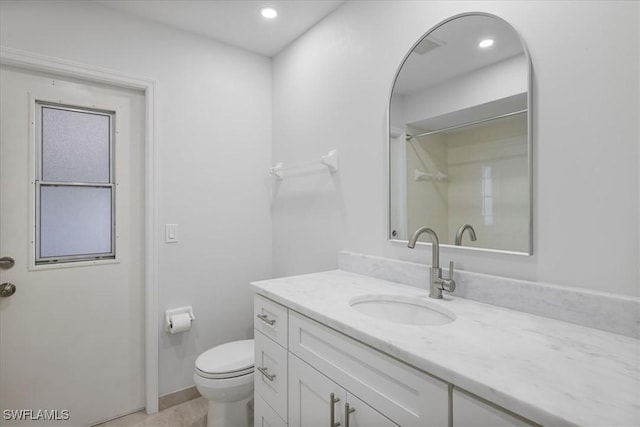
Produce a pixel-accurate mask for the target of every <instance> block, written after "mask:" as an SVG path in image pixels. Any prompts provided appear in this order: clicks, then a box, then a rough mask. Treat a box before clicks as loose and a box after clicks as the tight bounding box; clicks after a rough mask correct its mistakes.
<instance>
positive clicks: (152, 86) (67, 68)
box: [0, 46, 159, 414]
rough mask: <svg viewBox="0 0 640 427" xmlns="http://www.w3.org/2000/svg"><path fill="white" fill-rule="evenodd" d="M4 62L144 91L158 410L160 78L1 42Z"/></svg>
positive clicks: (149, 323) (147, 288) (147, 342)
mask: <svg viewBox="0 0 640 427" xmlns="http://www.w3.org/2000/svg"><path fill="white" fill-rule="evenodd" d="M0 64H2V65H8V66H12V67H17V68H21V69H25V70H32V71H41V72H47V73H52V74H57V75H59V76H62V77H73V78H79V79H83V80H86V81H89V82H94V83H103V84H108V85H111V86H116V87H120V88H125V89H135V90H140V91H142V92H143V93H144V97H145V113H144V115H145V124H144V131H145V138H144V181H145V182H144V192H145V195H144V253H145V255H144V264H145V265H144V337H145V338H144V353H145V355H144V383H145V384H144V390H145V410H146V413H147V414H153V413H156V412H158V400H159V389H158V351H159V349H158V325H159V321H158V237H157V230H158V209H157V206H158V187H157V182H158V178H157V173H158V149H157V144H156V120H155V116H156V96H155V93H156V82H155V80H152V79H147V78H141V77H137V76H131V75H127V74H123V73H119V72H117V71H113V70H109V69H105V68H100V67H95V66H92V65H87V64H82V63H78V62H73V61H67V60H63V59H58V58H53V57H50V56H45V55H41V54H37V53H33V52H27V51H24V50H19V49H13V48H9V47H5V46H0Z"/></svg>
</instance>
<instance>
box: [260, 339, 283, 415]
mask: <svg viewBox="0 0 640 427" xmlns="http://www.w3.org/2000/svg"><path fill="white" fill-rule="evenodd" d="M254 335H255V366H256V371H255V373H254V374H253V378H254V382H253V384H254V390H255V394H257V395H259V396H260V397H262V398H263V399H264V401H265V402H266V403H268V404H269V406H271V407H272V408H273V409H274V410H275V411H276V412H277V413H278V415H280V417H281V418H282V419H283V420H285V421H286V420H287V350H285V349H284V348H282V347H280V346H279V345H278V344H276V343H275V342H273V341H271V340H270V339H269V338H267V337H266V336H264V334H263V333H262V332H259V331H255V334H254Z"/></svg>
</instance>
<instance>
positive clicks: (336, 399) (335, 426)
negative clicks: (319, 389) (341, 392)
mask: <svg viewBox="0 0 640 427" xmlns="http://www.w3.org/2000/svg"><path fill="white" fill-rule="evenodd" d="M329 399H330V400H331V402H330V404H329V418H330V424H329V427H340V421H338V422H336V406H335V405H336V403H338V402H340V398H339V397H336V395H335V394H333V393H331V394H330V395H329Z"/></svg>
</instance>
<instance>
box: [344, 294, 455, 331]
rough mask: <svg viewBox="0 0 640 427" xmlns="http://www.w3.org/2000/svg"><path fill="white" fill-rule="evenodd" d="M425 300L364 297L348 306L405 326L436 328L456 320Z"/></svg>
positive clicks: (377, 296) (354, 300) (447, 311)
mask: <svg viewBox="0 0 640 427" xmlns="http://www.w3.org/2000/svg"><path fill="white" fill-rule="evenodd" d="M425 298H426V297H425ZM425 298H418V297H413V298H411V297H403V296H399V295H398V296H395V295H365V296H361V297H356V298H354V299H352V300H351V301H349V305H350V306H351V307H353V309H355V310H356V311H358V312H360V313H362V314H366V315H367V316H371V317H374V318H376V319H379V320H386V321H387V322H392V323H403V324H406V325H418V326H438V325H446V324H447V323H451V322H453V321H454V320H455V319H456V315H455V314H453V313H452V312H451V311H449V310H447V309H446V308H443V307H440V306H439V305H436V304H432V303H429V302H428V301H426V299H425Z"/></svg>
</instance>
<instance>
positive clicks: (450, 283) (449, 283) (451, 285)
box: [440, 261, 456, 292]
mask: <svg viewBox="0 0 640 427" xmlns="http://www.w3.org/2000/svg"><path fill="white" fill-rule="evenodd" d="M440 286H441V289H442V290H443V291H447V292H453V291H454V290H455V289H456V281H455V280H453V261H449V277H448V278H446V279H442V282H441V285H440Z"/></svg>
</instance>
